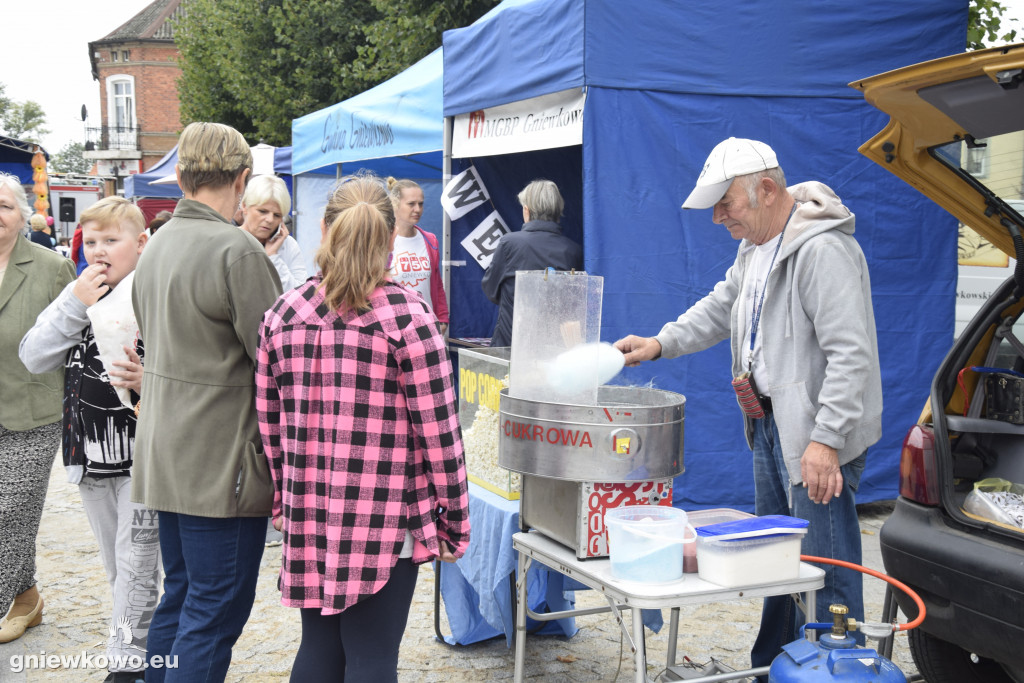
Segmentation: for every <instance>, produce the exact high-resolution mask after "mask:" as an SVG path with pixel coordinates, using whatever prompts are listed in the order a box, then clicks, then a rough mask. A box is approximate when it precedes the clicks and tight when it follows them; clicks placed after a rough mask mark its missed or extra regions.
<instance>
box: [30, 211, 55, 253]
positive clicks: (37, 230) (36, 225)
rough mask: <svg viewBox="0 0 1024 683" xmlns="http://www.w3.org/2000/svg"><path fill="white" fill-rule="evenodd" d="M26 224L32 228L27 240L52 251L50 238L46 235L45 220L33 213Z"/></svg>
mask: <svg viewBox="0 0 1024 683" xmlns="http://www.w3.org/2000/svg"><path fill="white" fill-rule="evenodd" d="M28 222H29V225H31V226H32V233H31V234H30V235H29V237H28V238H29V239H30V240H31V241H33V242H35V243H36V244H38V245H39V246H41V247H46V248H47V249H50V250H51V251H52V250H53V242H51V241H50V236H49V235H47V234H46V219H45V218H43V217H42V216H40V215H39V214H38V213H34V214H32V217H31V218H29V219H28Z"/></svg>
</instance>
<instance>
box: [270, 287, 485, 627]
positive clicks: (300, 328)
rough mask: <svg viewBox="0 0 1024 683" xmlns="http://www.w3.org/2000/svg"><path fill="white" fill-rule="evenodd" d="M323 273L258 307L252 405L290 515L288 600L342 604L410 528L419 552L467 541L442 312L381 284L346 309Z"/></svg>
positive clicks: (371, 588) (361, 591)
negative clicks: (327, 295)
mask: <svg viewBox="0 0 1024 683" xmlns="http://www.w3.org/2000/svg"><path fill="white" fill-rule="evenodd" d="M319 284H320V279H319V278H314V279H312V280H310V281H309V282H307V283H306V284H304V285H302V286H300V287H298V288H296V289H293V290H291V291H289V292H286V293H285V294H284V295H283V296H281V297H280V298H279V299H278V300H277V302H276V303H275V304H274V307H273V308H271V309H270V310H269V311H267V313H266V315H264V317H263V325H262V328H261V329H260V346H259V352H258V355H257V359H256V360H257V366H256V390H257V393H256V409H257V411H258V414H259V422H260V432H261V433H262V436H263V444H264V446H265V448H266V453H267V459H268V460H269V461H270V471H271V475H272V476H273V479H274V488H275V494H274V516H275V517H276V516H278V515H282V514H283V515H284V534H285V544H284V555H283V558H282V566H281V581H280V587H281V602H282V604H284V605H286V606H289V607H319V608H321V610H322V614H325V615H327V614H337V613H338V612H340V611H342V610H344V609H346V608H347V607H350V606H351V605H353V604H355V603H356V602H358V601H359V600H361V599H363V598H366V597H368V596H370V595H373V594H374V593H376V592H377V591H379V590H380V589H381V588H383V586H384V584H385V583H387V581H388V578H389V576H390V574H391V568H392V567H393V566H394V565H395V563H396V562H397V559H398V554H399V551H400V550H401V547H402V544H403V542H404V540H405V532H406V529H409V531H410V532H411V533H412V536H413V539H414V541H416V542H417V543H415V545H416V550H417V552H416V553H414V556H413V559H414V561H425V560H427V559H430V558H431V557H436V556H438V555H439V554H440V552H439V542H440V540H441V539H445V540H447V541H449V543H450V544H451V546H452V548H453V549H454V550H455V554H456V555H457V556H459V555H461V554H462V553H463V552H465V549H466V546H467V545H468V544H469V494H468V492H467V489H466V468H465V460H464V457H463V448H462V436H461V433H460V429H459V419H458V409H457V405H456V397H455V390H454V387H453V382H452V367H451V361H450V360H449V358H448V352H447V349H446V348H445V343H444V338H443V337H442V336H441V333H440V331H439V329H438V324H437V318H435V317H434V314H433V313H431V312H430V310H429V309H428V308H427V307H426V305H425V304H424V303H423V302H422V300H421V299H420V298H419V296H417V295H416V294H415V293H411V292H409V291H408V290H406V289H403V288H402V287H400V286H399V285H396V284H393V283H390V282H388V283H386V284H385V285H384V286H382V287H380V288H378V289H377V290H376V291H374V292H373V294H372V295H371V297H370V309H369V310H368V311H364V312H355V311H348V312H346V313H343V314H341V315H339V313H338V311H332V310H328V308H327V306H326V304H325V303H324V297H323V295H322V293H321V292H319V291H318V290H317V287H318V286H319Z"/></svg>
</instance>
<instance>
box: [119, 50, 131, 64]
mask: <svg viewBox="0 0 1024 683" xmlns="http://www.w3.org/2000/svg"><path fill="white" fill-rule="evenodd" d="M131 54H132V52H131V50H124V51H123V52H121V61H122V62H127V61H128V59H129V58H130V57H131Z"/></svg>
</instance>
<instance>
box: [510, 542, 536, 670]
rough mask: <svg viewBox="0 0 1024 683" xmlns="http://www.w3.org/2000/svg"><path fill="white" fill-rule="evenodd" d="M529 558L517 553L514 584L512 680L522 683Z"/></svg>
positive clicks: (524, 665)
mask: <svg viewBox="0 0 1024 683" xmlns="http://www.w3.org/2000/svg"><path fill="white" fill-rule="evenodd" d="M530 561H531V558H529V557H527V555H526V553H522V552H521V553H519V561H518V566H519V571H518V572H517V577H516V584H517V588H518V589H519V590H518V594H519V599H518V601H517V602H516V635H515V640H516V664H515V673H514V674H513V678H512V680H513V681H514V683H523V674H524V669H525V667H526V605H527V604H528V603H527V596H526V583H527V581H526V572H527V571H528V570H529V568H530Z"/></svg>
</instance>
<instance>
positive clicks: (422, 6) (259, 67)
mask: <svg viewBox="0 0 1024 683" xmlns="http://www.w3.org/2000/svg"><path fill="white" fill-rule="evenodd" d="M497 2H498V0H433V1H431V0H407V1H406V2H401V3H399V2H394V0H317V2H308V0H187V4H186V5H185V8H186V11H185V13H184V16H183V17H182V18H181V19H180V20H179V22H178V24H177V26H176V27H175V42H176V43H177V45H178V49H179V52H180V54H181V60H180V63H181V68H182V76H181V80H180V81H179V83H178V96H179V98H180V100H181V118H182V122H183V123H189V122H191V121H219V122H221V123H226V124H229V125H231V126H234V127H235V128H237V129H238V130H239V131H241V132H242V134H243V135H245V136H246V138H247V139H248V140H249V141H250V142H258V141H259V140H264V141H266V142H268V143H270V144H274V145H288V144H291V122H292V119H295V118H298V117H300V116H304V115H306V114H309V113H311V112H314V111H317V110H319V109H323V108H324V107H327V106H330V105H332V104H335V103H337V102H340V101H342V100H345V99H347V98H349V97H352V96H353V95H356V94H358V93H360V92H363V91H364V90H367V89H368V88H371V87H373V86H374V85H377V84H378V83H380V82H382V81H384V80H386V79H388V78H390V77H391V76H393V75H395V74H397V73H398V72H400V71H402V70H403V69H405V68H407V67H408V66H410V65H412V64H414V63H415V62H416V61H417V60H419V59H420V58H422V57H423V56H425V55H427V54H428V53H429V52H431V51H432V50H434V49H435V48H437V47H438V46H440V45H441V34H442V32H443V31H444V30H446V29H448V28H454V27H458V26H464V25H466V24H469V23H472V21H474V20H475V19H477V18H478V17H479V16H480V15H482V14H483V13H484V12H486V11H487V10H488V9H490V8H491V7H493V6H494V5H496V4H497Z"/></svg>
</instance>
